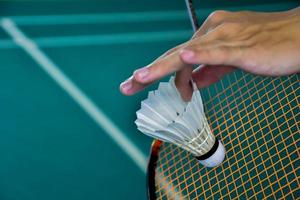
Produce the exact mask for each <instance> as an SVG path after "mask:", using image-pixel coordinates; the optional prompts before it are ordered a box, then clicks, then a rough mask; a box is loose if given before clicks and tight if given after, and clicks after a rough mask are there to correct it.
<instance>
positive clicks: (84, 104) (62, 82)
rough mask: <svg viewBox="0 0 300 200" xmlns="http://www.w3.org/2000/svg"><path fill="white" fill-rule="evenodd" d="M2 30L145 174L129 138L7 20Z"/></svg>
mask: <svg viewBox="0 0 300 200" xmlns="http://www.w3.org/2000/svg"><path fill="white" fill-rule="evenodd" d="M1 26H2V27H3V29H4V30H5V31H6V32H7V33H8V34H9V35H10V36H11V37H12V38H13V40H14V41H15V43H16V44H17V45H19V46H20V47H21V48H22V49H23V50H24V51H26V52H27V53H28V55H30V56H31V57H32V58H33V59H34V60H35V61H36V62H37V63H38V64H39V66H40V67H41V68H42V69H43V70H44V71H45V72H46V73H47V74H48V75H49V76H50V77H51V78H52V79H53V80H54V81H55V82H56V83H57V84H58V85H59V86H60V87H62V88H63V89H64V90H65V91H66V92H67V93H68V94H69V95H70V96H71V97H72V98H73V99H74V101H75V102H77V103H78V104H79V105H80V107H81V108H82V109H83V110H84V111H85V112H86V113H87V114H88V115H89V116H90V117H91V118H92V119H93V120H94V121H95V122H96V123H97V124H98V125H99V126H100V127H101V128H102V129H104V130H105V132H106V133H107V134H108V135H109V136H110V137H111V138H112V139H113V140H114V141H115V142H116V144H118V145H119V147H120V148H121V149H122V150H123V151H124V152H125V153H126V154H127V155H128V156H129V157H130V158H131V159H132V160H133V161H134V163H135V164H136V165H137V166H138V167H139V169H140V170H142V171H143V172H144V173H146V166H147V157H146V156H145V155H144V154H143V153H142V151H141V150H140V149H139V148H138V147H137V146H135V144H133V143H132V142H131V141H130V139H129V138H127V137H126V135H125V134H124V133H123V132H122V131H121V130H120V129H119V128H118V127H117V126H116V125H115V124H114V123H113V122H112V121H111V120H110V119H109V118H108V117H107V116H106V115H105V114H104V113H103V112H102V111H101V110H100V109H99V108H98V107H97V106H96V104H95V103H94V102H93V101H92V100H91V99H90V98H89V97H88V96H87V95H85V94H84V92H83V91H81V90H80V89H79V88H78V87H77V86H76V85H75V83H74V82H72V80H70V79H69V78H68V77H67V76H66V75H65V74H64V73H63V72H62V71H61V70H60V69H59V67H58V66H57V65H56V64H55V63H54V62H53V61H52V60H51V59H50V58H49V57H48V56H47V55H46V54H45V53H43V52H42V51H41V50H40V49H39V47H38V46H37V45H36V44H35V43H34V42H33V41H32V40H31V39H29V38H28V37H27V36H25V34H24V33H23V32H22V31H21V30H20V29H19V28H18V27H17V26H16V25H15V23H14V22H13V21H12V20H11V19H9V18H4V19H2V20H1Z"/></svg>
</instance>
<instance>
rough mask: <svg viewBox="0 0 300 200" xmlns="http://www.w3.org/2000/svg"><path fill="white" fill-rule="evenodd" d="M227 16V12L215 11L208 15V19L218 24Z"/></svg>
mask: <svg viewBox="0 0 300 200" xmlns="http://www.w3.org/2000/svg"><path fill="white" fill-rule="evenodd" d="M228 15H229V12H228V11H225V10H216V11H214V12H212V13H211V14H210V15H209V17H208V19H210V20H211V21H213V22H219V21H222V20H224V19H225V18H226V17H227V16H228Z"/></svg>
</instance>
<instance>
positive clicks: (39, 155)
mask: <svg viewBox="0 0 300 200" xmlns="http://www.w3.org/2000/svg"><path fill="white" fill-rule="evenodd" d="M257 2H258V1H257ZM282 2H283V1H282ZM282 2H279V1H265V2H264V3H262V2H259V4H255V1H249V0H248V1H244V2H243V3H238V4H236V5H235V3H233V2H225V1H223V2H218V1H216V0H215V1H210V2H209V1H206V2H204V3H203V5H201V4H200V3H199V5H198V7H199V8H201V9H199V11H200V12H199V16H200V17H201V20H204V18H205V17H206V16H207V15H208V14H209V13H210V12H211V11H213V10H215V9H220V8H222V9H229V10H239V9H254V10H267V11H271V10H285V9H288V8H293V7H295V6H296V5H297V2H296V1H286V2H284V3H282ZM184 6H185V4H184V1H183V0H176V1H171V0H167V1H158V0H155V1H137V0H134V1H125V0H99V1H68V0H64V1H58V0H57V1H0V10H1V12H0V17H1V19H0V20H1V24H2V27H1V28H0V61H1V65H0V199H1V200H2V199H3V200H19V199H22V200H40V199H44V200H47V199H49V200H50V199H51V200H52V199H64V200H66V199H73V200H76V199H89V200H90V199H110V200H113V199H125V198H127V199H132V200H135V199H136V200H141V199H146V181H145V175H146V174H145V172H146V168H145V167H146V163H147V156H148V152H149V149H150V145H151V139H150V138H148V137H146V136H144V135H142V134H141V133H139V132H138V131H137V129H136V127H135V125H134V120H135V118H136V117H135V111H136V110H138V109H139V106H140V101H141V100H142V99H143V98H145V97H146V94H147V93H146V92H147V91H145V92H142V93H140V94H138V95H136V96H133V97H125V96H122V95H121V94H120V93H119V90H118V88H119V84H120V82H121V81H123V80H124V79H125V78H127V77H128V76H129V75H130V74H131V72H132V71H133V70H134V69H135V68H137V67H141V66H143V65H145V64H147V63H149V62H151V61H152V60H153V59H154V58H155V57H157V56H159V55H160V54H161V53H162V52H164V51H166V50H167V49H169V48H171V47H173V46H175V45H176V44H179V43H181V42H183V41H185V40H187V39H188V38H189V37H190V36H191V34H192V31H191V28H190V25H189V21H188V17H187V14H186V13H185V7H184ZM7 22H11V23H12V24H9V23H7ZM9 28H12V29H14V30H18V31H20V32H21V33H23V34H24V35H25V39H26V40H25V42H24V38H21V39H23V40H22V41H17V42H14V40H13V39H12V37H14V36H16V38H15V39H20V37H18V35H11V34H9V30H8V29H9ZM12 33H16V32H14V31H12ZM27 40H28V41H29V42H32V41H33V42H34V43H35V45H37V46H38V48H35V47H30V45H31V44H32V43H28V41H27ZM22 45H23V46H22ZM24 46H25V47H28V48H29V51H30V52H31V53H32V52H33V53H36V54H34V55H35V56H34V55H31V54H30V52H28V51H26V49H24ZM43 58H44V60H43ZM45 58H46V60H45ZM39 59H41V60H42V61H41V60H39ZM47 66H50V69H53V68H51V67H55V69H57V70H59V73H57V72H54V74H52V75H51V72H50V74H49V72H47V69H49V68H46V70H45V69H43V67H47ZM61 73H62V74H63V77H60V76H59V75H61ZM60 81H62V82H60ZM68 81H71V86H70V85H68V83H69V82H68ZM68 86H70V87H68ZM74 87H75V88H74ZM78 91H79V92H80V94H78ZM72 92H74V93H72ZM76 92H77V93H76ZM82 95H83V96H82ZM124 137H125V138H124Z"/></svg>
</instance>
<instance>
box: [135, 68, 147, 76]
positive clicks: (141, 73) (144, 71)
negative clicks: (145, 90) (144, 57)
mask: <svg viewBox="0 0 300 200" xmlns="http://www.w3.org/2000/svg"><path fill="white" fill-rule="evenodd" d="M149 72H150V70H149V69H148V67H143V68H141V69H138V70H137V71H136V75H137V76H138V78H139V79H145V78H146V77H147V76H148V74H149Z"/></svg>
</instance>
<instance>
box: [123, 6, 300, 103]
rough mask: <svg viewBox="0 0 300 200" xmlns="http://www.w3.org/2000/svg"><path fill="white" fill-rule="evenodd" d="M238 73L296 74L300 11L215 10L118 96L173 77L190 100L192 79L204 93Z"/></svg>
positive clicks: (138, 73)
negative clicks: (193, 32)
mask: <svg viewBox="0 0 300 200" xmlns="http://www.w3.org/2000/svg"><path fill="white" fill-rule="evenodd" d="M195 65H197V66H199V67H197V68H196V69H194V67H193V66H195ZM237 68H239V69H242V70H244V71H247V72H249V73H253V74H257V75H263V76H284V75H290V74H294V73H299V72H300V7H298V8H296V9H293V10H289V11H286V12H275V13H261V12H249V11H242V12H227V11H216V12H214V13H212V14H211V15H210V16H209V17H208V18H207V19H206V21H205V22H204V23H203V24H202V26H201V27H200V28H199V30H198V31H197V32H196V33H195V34H194V36H193V37H192V38H191V39H190V40H189V41H187V42H185V43H183V44H181V45H179V46H177V47H174V48H173V49H171V50H169V51H167V52H166V53H165V54H163V55H161V56H160V57H159V58H157V59H156V60H155V61H154V62H152V63H151V64H149V65H147V66H146V67H142V68H140V69H137V70H136V71H134V72H133V75H132V76H131V77H130V78H128V79H127V80H126V81H124V82H123V83H122V84H121V85H120V91H121V92H122V93H123V94H124V95H133V94H135V93H137V92H139V91H141V90H143V89H144V88H145V87H147V86H148V85H150V84H152V83H153V82H155V81H157V80H159V79H161V78H163V77H164V76H167V75H169V74H171V73H174V72H176V79H175V83H176V86H177V88H178V90H179V92H180V94H181V96H182V98H183V99H184V100H186V101H188V100H190V98H191V94H192V88H191V85H190V80H191V78H192V79H193V80H194V81H195V82H196V84H197V86H198V88H203V87H207V86H209V85H211V84H213V83H215V82H217V81H218V80H220V79H221V78H222V77H223V76H224V75H226V74H228V73H230V72H232V71H233V70H235V69H237Z"/></svg>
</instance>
